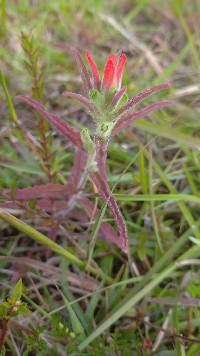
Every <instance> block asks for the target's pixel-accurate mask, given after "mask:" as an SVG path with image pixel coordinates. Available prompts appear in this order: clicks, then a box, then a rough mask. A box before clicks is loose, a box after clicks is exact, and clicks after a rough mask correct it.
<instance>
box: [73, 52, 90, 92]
mask: <svg viewBox="0 0 200 356" xmlns="http://www.w3.org/2000/svg"><path fill="white" fill-rule="evenodd" d="M70 52H71V54H72V55H73V56H74V58H75V60H76V63H77V66H78V68H79V70H80V73H81V78H82V81H83V92H84V94H85V95H88V93H89V91H90V89H91V88H92V86H91V82H90V77H89V74H88V71H87V69H86V67H85V64H84V63H83V60H82V58H81V55H80V53H79V51H77V50H76V49H71V51H70Z"/></svg>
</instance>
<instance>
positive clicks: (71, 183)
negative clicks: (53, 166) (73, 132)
mask: <svg viewBox="0 0 200 356" xmlns="http://www.w3.org/2000/svg"><path fill="white" fill-rule="evenodd" d="M86 163H87V153H86V152H85V151H83V150H81V149H78V150H77V152H76V156H75V159H74V164H73V167H72V169H71V172H70V175H69V178H68V182H67V191H69V192H71V194H74V193H75V192H77V191H79V190H80V189H81V178H82V173H83V170H84V168H85V166H86Z"/></svg>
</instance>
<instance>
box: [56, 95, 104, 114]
mask: <svg viewBox="0 0 200 356" xmlns="http://www.w3.org/2000/svg"><path fill="white" fill-rule="evenodd" d="M63 96H65V97H71V98H73V99H76V100H78V101H80V102H81V103H82V104H83V105H84V106H85V107H86V108H87V109H88V110H89V111H91V112H93V113H95V112H96V111H97V108H96V107H95V105H94V104H93V103H92V102H91V101H90V100H89V99H88V98H86V97H85V96H83V95H81V94H77V93H73V92H71V91H65V92H64V93H63Z"/></svg>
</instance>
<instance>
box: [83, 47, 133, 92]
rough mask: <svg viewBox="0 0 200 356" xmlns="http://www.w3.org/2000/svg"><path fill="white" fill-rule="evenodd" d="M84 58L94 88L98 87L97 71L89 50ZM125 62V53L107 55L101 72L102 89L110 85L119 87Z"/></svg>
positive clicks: (108, 87) (98, 77) (106, 88)
mask: <svg viewBox="0 0 200 356" xmlns="http://www.w3.org/2000/svg"><path fill="white" fill-rule="evenodd" d="M86 58H87V60H88V63H89V66H90V69H91V71H92V75H93V81H94V88H95V89H99V86H100V76H99V71H98V69H97V66H96V63H95V61H94V59H93V58H92V55H91V53H90V51H86ZM125 62H126V54H125V53H122V54H121V55H115V54H111V55H109V56H108V58H107V61H106V64H105V68H104V72H103V79H102V89H104V90H105V91H107V90H109V89H110V88H111V87H114V88H116V89H118V90H119V89H120V87H121V80H122V74H123V69H124V64H125Z"/></svg>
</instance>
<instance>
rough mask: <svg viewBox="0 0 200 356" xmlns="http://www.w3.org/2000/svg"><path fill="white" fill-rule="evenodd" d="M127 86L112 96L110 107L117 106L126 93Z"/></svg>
mask: <svg viewBox="0 0 200 356" xmlns="http://www.w3.org/2000/svg"><path fill="white" fill-rule="evenodd" d="M126 90H127V88H126V87H122V88H121V89H120V90H119V91H118V92H117V93H116V94H115V95H114V97H113V98H112V100H111V103H110V104H109V107H110V108H113V107H115V105H117V103H118V102H119V100H120V99H121V98H122V96H123V95H124V94H125V93H126Z"/></svg>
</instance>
